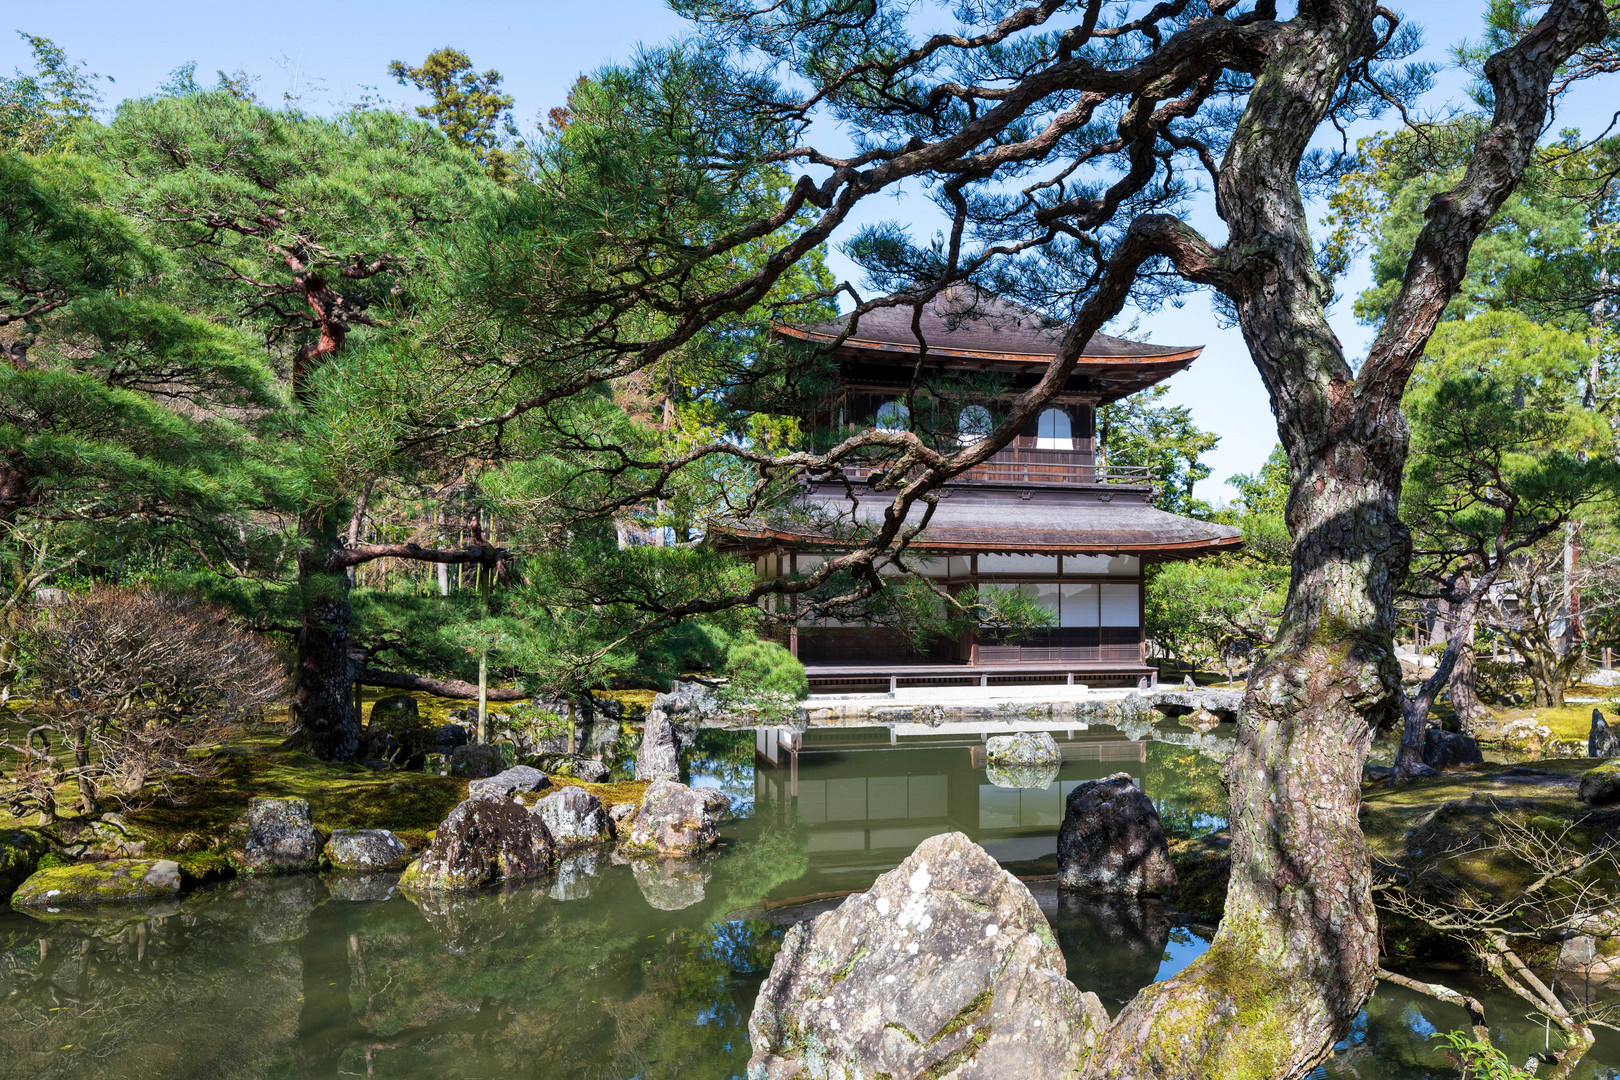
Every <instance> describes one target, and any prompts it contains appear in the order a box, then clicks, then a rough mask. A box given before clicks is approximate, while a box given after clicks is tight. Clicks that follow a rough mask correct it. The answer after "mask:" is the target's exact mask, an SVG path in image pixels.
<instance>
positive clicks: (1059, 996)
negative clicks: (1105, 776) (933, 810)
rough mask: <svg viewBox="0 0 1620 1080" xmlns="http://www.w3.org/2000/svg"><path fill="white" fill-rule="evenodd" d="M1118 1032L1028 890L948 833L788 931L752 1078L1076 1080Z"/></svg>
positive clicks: (765, 1001) (768, 988)
mask: <svg viewBox="0 0 1620 1080" xmlns="http://www.w3.org/2000/svg"><path fill="white" fill-rule="evenodd" d="M1107 1024H1108V1014H1107V1013H1106V1012H1104V1011H1103V1008H1102V1004H1101V1002H1099V1001H1098V1000H1097V997H1096V995H1094V994H1090V993H1084V994H1083V993H1081V992H1080V991H1079V990H1077V989H1076V988H1075V986H1074V984H1072V983H1071V982H1069V980H1068V979H1067V978H1066V977H1065V972H1064V964H1063V954H1062V953H1061V952H1059V951H1058V947H1057V942H1056V941H1055V939H1054V938H1053V936H1052V931H1051V928H1050V927H1049V926H1048V925H1047V923H1046V919H1045V918H1044V917H1043V916H1042V915H1041V911H1040V907H1039V906H1038V905H1037V904H1036V902H1035V898H1034V897H1032V896H1031V895H1030V893H1029V890H1028V889H1026V888H1025V887H1024V885H1023V883H1021V882H1020V881H1019V880H1018V879H1017V878H1015V877H1013V876H1012V875H1011V874H1009V873H1007V872H1006V871H1005V870H1003V869H1002V868H1001V867H1000V866H999V865H997V863H996V861H995V860H994V859H992V858H991V857H990V856H989V854H988V853H986V852H985V850H984V849H983V848H981V847H979V846H978V845H977V844H975V843H973V841H971V840H969V839H968V838H967V837H966V836H963V835H962V834H961V833H945V834H942V835H940V836H934V837H930V838H929V839H927V840H924V841H923V842H922V844H921V845H919V846H918V848H917V850H916V851H914V852H912V853H911V855H910V856H909V857H907V858H906V860H905V861H904V862H902V863H901V864H900V865H899V866H897V867H895V868H894V869H893V870H891V871H889V872H888V873H886V874H884V875H883V876H882V877H880V878H878V879H877V881H876V882H874V883H873V885H872V887H871V889H869V890H868V891H866V892H864V893H856V894H855V895H854V896H851V897H849V898H848V899H847V900H845V901H844V902H843V903H842V904H840V905H839V906H838V907H837V908H836V909H834V910H832V911H829V912H826V913H825V914H823V915H820V916H818V917H817V918H816V919H814V920H813V921H811V922H807V923H800V924H798V925H796V926H794V927H793V928H791V929H790V930H788V932H787V937H786V938H785V939H784V940H783V942H782V948H781V951H780V952H778V953H777V954H776V961H775V963H774V964H772V966H771V973H770V975H769V976H768V977H767V978H766V980H765V984H764V985H763V986H761V987H760V991H759V997H758V998H756V999H755V1001H754V1012H753V1015H752V1017H751V1018H750V1019H749V1022H748V1035H749V1041H750V1043H751V1044H752V1048H753V1057H751V1058H750V1059H749V1062H748V1076H749V1077H750V1078H751V1080H778V1078H784V1080H785V1078H787V1077H805V1078H807V1080H851V1078H854V1077H874V1076H884V1075H888V1076H893V1077H902V1076H903V1077H923V1076H926V1077H930V1078H934V1077H940V1078H943V1077H951V1078H953V1080H1006V1078H1015V1080H1016V1078H1020V1077H1027V1078H1030V1080H1035V1078H1046V1077H1054V1078H1055V1077H1072V1076H1074V1075H1076V1074H1077V1072H1078V1070H1079V1069H1080V1068H1081V1066H1082V1065H1083V1064H1084V1062H1085V1059H1086V1052H1087V1049H1088V1047H1090V1046H1092V1045H1093V1044H1094V1043H1095V1041H1096V1035H1097V1033H1098V1032H1099V1031H1101V1029H1102V1028H1104V1027H1106V1026H1107Z"/></svg>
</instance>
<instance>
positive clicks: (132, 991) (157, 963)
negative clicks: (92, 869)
mask: <svg viewBox="0 0 1620 1080" xmlns="http://www.w3.org/2000/svg"><path fill="white" fill-rule="evenodd" d="M213 914H214V913H213V912H211V911H206V910H205V911H203V912H202V913H201V914H199V915H197V916H189V915H168V916H154V917H147V918H139V917H131V916H129V915H127V914H126V915H124V916H122V917H114V918H110V919H100V920H85V919H77V918H74V919H67V920H62V921H52V922H48V923H45V922H36V921H35V920H33V919H31V918H29V917H27V916H24V915H21V914H11V915H0V1077H3V1078H5V1080H13V1078H18V1080H20V1078H23V1077H28V1078H31V1080H32V1078H56V1077H63V1078H68V1077H73V1078H82V1077H87V1076H96V1077H102V1076H107V1077H124V1076H127V1077H156V1076H201V1075H206V1076H210V1077H218V1078H221V1080H234V1078H236V1077H241V1078H244V1080H245V1078H248V1077H261V1076H264V1075H267V1074H270V1073H274V1072H276V1071H278V1070H279V1071H281V1072H285V1071H286V1065H287V1063H288V1057H289V1053H288V1052H289V1051H290V1049H291V1047H292V1044H293V1032H294V1024H295V1022H296V1018H297V1015H298V1007H299V1006H298V1004H297V1002H296V1000H295V999H296V998H297V997H298V995H299V981H298V976H299V969H298V963H297V960H296V957H295V956H294V953H293V949H292V947H291V946H290V945H289V944H287V943H276V942H266V943H259V944H256V945H255V944H250V943H249V942H248V941H247V940H246V939H245V938H244V937H243V936H242V935H241V933H240V931H241V927H240V924H239V923H234V924H225V923H221V922H220V921H218V920H216V919H215V918H214V917H213ZM244 1032H251V1033H253V1036H252V1038H247V1039H245V1038H244Z"/></svg>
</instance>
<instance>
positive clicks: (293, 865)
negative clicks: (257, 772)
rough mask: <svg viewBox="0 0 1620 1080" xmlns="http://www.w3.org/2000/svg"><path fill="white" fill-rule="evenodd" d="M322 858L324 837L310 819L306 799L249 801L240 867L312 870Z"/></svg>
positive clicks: (238, 860) (281, 871)
mask: <svg viewBox="0 0 1620 1080" xmlns="http://www.w3.org/2000/svg"><path fill="white" fill-rule="evenodd" d="M320 857H321V837H320V834H319V833H317V832H316V831H315V826H314V825H313V824H312V823H311V822H310V815H309V801H308V800H307V799H251V800H249V801H248V814H247V842H246V843H245V844H244V845H243V847H242V850H241V851H240V852H239V853H238V854H237V856H236V858H235V860H234V861H235V862H236V863H237V865H238V868H239V869H241V870H242V871H243V872H245V873H250V874H285V873H295V872H297V871H300V870H313V869H314V868H315V866H316V862H317V860H319V859H320Z"/></svg>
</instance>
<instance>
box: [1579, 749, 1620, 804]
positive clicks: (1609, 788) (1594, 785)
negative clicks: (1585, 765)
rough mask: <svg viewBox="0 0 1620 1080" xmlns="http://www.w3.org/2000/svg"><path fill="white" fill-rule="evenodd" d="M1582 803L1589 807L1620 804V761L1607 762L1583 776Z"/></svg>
mask: <svg viewBox="0 0 1620 1080" xmlns="http://www.w3.org/2000/svg"><path fill="white" fill-rule="evenodd" d="M1580 799H1581V802H1583V803H1586V804H1587V805H1588V806H1612V805H1614V804H1615V803H1620V759H1615V760H1613V761H1609V762H1605V763H1604V764H1602V765H1599V766H1598V767H1597V768H1595V769H1589V770H1587V771H1586V772H1584V773H1582V774H1581V788H1580Z"/></svg>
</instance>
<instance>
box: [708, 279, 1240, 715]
mask: <svg viewBox="0 0 1620 1080" xmlns="http://www.w3.org/2000/svg"><path fill="white" fill-rule="evenodd" d="M919 322H920V329H921V333H922V337H923V339H924V341H925V342H926V352H925V353H924V352H922V350H921V349H920V347H919V343H918V340H917V334H916V333H915V332H914V329H913V326H912V312H911V309H910V308H892V309H883V310H879V311H874V312H871V313H869V314H867V315H865V316H863V317H862V318H861V320H860V323H859V326H858V329H857V331H856V332H855V333H853V334H851V335H850V336H849V337H847V338H845V339H844V340H843V341H842V342H839V343H838V344H837V345H836V346H835V347H834V348H833V353H832V355H833V358H834V359H835V360H836V361H837V364H838V367H839V371H840V372H841V375H842V382H843V391H844V392H843V396H842V400H841V401H840V402H839V404H838V405H837V407H836V412H835V415H834V416H833V417H831V419H832V421H833V422H834V423H835V424H838V425H840V426H848V427H852V428H858V427H861V426H869V425H873V424H876V425H885V424H887V425H894V424H903V423H905V422H906V420H907V414H906V412H905V405H904V403H903V402H904V397H905V394H906V390H907V387H908V386H909V385H911V383H912V380H913V376H914V373H915V371H916V368H917V365H918V362H919V355H920V354H921V360H922V363H923V364H924V365H925V367H926V368H927V369H929V370H930V371H931V372H940V371H947V370H949V371H955V372H959V373H963V374H964V375H967V374H970V373H994V374H995V375H996V376H997V378H996V379H995V380H994V382H995V384H996V385H997V387H998V388H999V389H998V391H997V393H996V395H995V396H1000V397H1008V398H1010V397H1012V396H1014V395H1016V394H1018V393H1020V392H1022V391H1024V390H1026V389H1028V388H1029V387H1031V386H1033V385H1034V384H1035V382H1036V380H1038V379H1039V378H1040V377H1041V375H1042V374H1043V373H1044V372H1045V371H1046V369H1047V367H1048V365H1049V364H1050V362H1051V360H1052V357H1053V355H1054V354H1055V352H1056V349H1057V340H1058V337H1059V335H1060V332H1061V331H1060V330H1055V329H1052V328H1050V327H1048V326H1046V325H1044V324H1043V323H1042V322H1041V320H1040V319H1039V318H1038V317H1037V316H1035V315H1034V314H1033V313H1031V312H1028V311H1025V310H1023V309H1020V308H1018V307H1016V306H1014V305H1011V304H1008V303H1005V302H1002V301H999V300H995V299H993V298H989V297H985V296H983V295H982V294H975V295H974V296H972V297H971V300H961V299H958V298H957V297H955V296H951V295H942V296H941V297H939V298H937V299H936V300H935V301H934V302H933V303H932V304H931V305H930V306H929V307H928V308H926V309H925V311H924V312H923V314H922V317H921V319H920V320H919ZM778 329H779V332H780V333H781V334H782V335H783V336H784V337H787V338H796V339H799V340H801V341H805V342H810V343H814V344H823V345H829V344H831V343H833V342H836V341H837V339H838V337H839V335H840V334H842V333H843V331H844V325H843V324H842V323H841V322H840V323H827V324H820V325H808V326H783V327H779V328H778ZM1201 351H1202V349H1201V347H1193V348H1175V347H1166V346H1160V345H1149V344H1145V343H1142V342H1135V341H1126V340H1124V339H1122V338H1114V337H1107V336H1104V335H1100V334H1099V335H1097V336H1095V337H1094V338H1093V339H1092V341H1091V343H1090V344H1089V345H1088V346H1087V349H1086V352H1085V355H1084V356H1083V357H1082V358H1081V360H1080V362H1079V365H1078V366H1077V368H1076V369H1075V372H1074V374H1073V376H1072V377H1071V378H1070V379H1069V381H1068V384H1067V385H1066V386H1065V387H1064V389H1063V391H1062V393H1060V394H1059V395H1058V396H1057V398H1055V399H1054V401H1053V402H1052V404H1051V406H1050V407H1049V408H1048V409H1047V410H1046V411H1045V412H1044V413H1042V414H1041V416H1040V417H1039V418H1038V419H1037V420H1036V421H1034V422H1032V423H1031V424H1030V426H1029V429H1028V430H1026V431H1025V432H1024V433H1023V434H1021V435H1020V436H1018V438H1017V439H1016V440H1015V442H1014V444H1013V445H1011V446H1008V447H1006V448H1005V449H1003V450H1002V451H1001V452H999V453H997V454H996V455H995V456H994V457H992V458H990V459H989V460H988V461H987V462H985V464H984V465H983V466H981V467H979V468H977V469H974V470H971V471H970V472H969V473H966V474H964V475H963V476H961V477H959V478H957V479H956V480H954V481H952V482H951V483H949V484H947V485H945V487H944V488H943V489H942V490H941V492H940V501H939V503H938V505H937V507H936V509H935V511H934V515H933V517H932V519H931V520H930V522H929V524H928V527H927V529H926V530H925V531H924V532H923V533H922V535H921V537H920V538H919V539H918V541H916V542H914V543H913V544H912V550H913V552H914V553H917V554H919V555H922V556H925V557H926V561H925V562H924V563H923V565H922V572H923V573H924V574H926V575H928V576H929V577H932V578H935V579H939V580H940V581H941V583H942V584H943V585H944V586H945V587H946V588H948V589H951V590H953V591H955V590H960V589H966V588H969V587H977V588H980V589H983V588H986V587H989V588H1016V587H1020V586H1022V587H1024V588H1025V589H1026V590H1028V591H1029V592H1030V593H1032V594H1033V596H1034V598H1035V600H1036V602H1037V603H1039V604H1040V605H1041V606H1042V607H1045V608H1046V609H1047V610H1048V611H1050V612H1051V614H1052V616H1053V623H1054V625H1053V626H1052V627H1051V628H1048V629H1041V630H1036V631H1032V632H1025V633H1021V634H1017V635H1010V634H1007V633H1005V632H996V631H990V630H980V631H979V632H977V633H971V632H970V633H967V634H964V635H962V637H960V638H953V639H939V640H936V641H933V642H931V643H929V645H928V646H927V647H925V648H922V649H918V648H915V647H913V646H912V645H911V644H910V643H908V642H907V640H906V639H905V637H904V636H902V635H900V634H898V633H896V632H895V631H893V630H892V629H889V628H885V627H881V626H872V625H861V624H852V623H842V622H838V621H836V620H822V621H819V622H816V623H813V624H809V625H802V626H800V627H798V628H796V629H795V630H794V631H793V632H792V633H791V634H790V636H789V638H788V644H789V647H790V648H791V649H792V650H793V652H794V654H795V655H796V656H798V657H799V659H800V660H801V661H802V662H803V663H804V665H805V668H806V670H807V671H808V673H809V676H810V684H811V689H812V690H813V691H815V692H840V691H842V692H850V691H862V690H891V689H895V688H898V687H915V686H939V687H944V686H951V685H971V684H975V683H976V684H978V685H984V686H989V685H1009V684H1020V683H1023V684H1031V683H1048V682H1057V683H1073V682H1083V683H1086V684H1087V685H1092V686H1109V685H1112V686H1119V685H1139V684H1141V682H1142V680H1149V681H1150V682H1151V680H1152V678H1153V676H1154V674H1155V669H1153V668H1150V667H1148V666H1147V664H1146V663H1145V662H1144V659H1145V658H1144V655H1143V644H1144V643H1143V635H1142V623H1143V619H1142V612H1143V568H1144V567H1145V566H1146V565H1148V564H1150V563H1152V562H1154V561H1156V560H1166V559H1186V558H1196V557H1198V556H1201V555H1206V554H1211V553H1214V552H1217V551H1223V550H1233V549H1236V548H1237V547H1239V546H1240V545H1241V543H1242V541H1241V538H1240V537H1239V534H1238V530H1237V529H1235V528H1232V527H1230V526H1226V525H1216V524H1212V523H1210V522H1206V521H1198V520H1194V519H1192V518H1186V517H1179V516H1177V515H1175V514H1169V513H1166V512H1164V511H1162V510H1160V509H1158V508H1157V507H1155V506H1154V505H1153V503H1154V487H1153V482H1152V479H1153V478H1152V477H1151V476H1150V475H1149V474H1148V471H1147V470H1146V469H1143V468H1119V467H1109V466H1107V465H1106V464H1104V463H1099V462H1098V461H1097V458H1096V454H1095V436H1094V429H1095V423H1094V420H1095V414H1096V409H1097V407H1098V406H1099V405H1102V404H1105V403H1107V402H1110V401H1115V400H1117V399H1119V398H1122V397H1125V396H1126V395H1127V394H1131V393H1134V392H1136V391H1138V390H1142V389H1145V388H1146V387H1149V386H1152V385H1154V384H1155V383H1158V382H1160V381H1162V380H1164V379H1166V378H1169V377H1170V376H1171V375H1173V374H1174V373H1176V372H1178V371H1182V370H1184V369H1185V368H1186V367H1187V366H1188V365H1189V364H1191V363H1192V361H1193V360H1194V359H1196V358H1197V356H1198V354H1199V353H1200V352H1201ZM957 412H958V414H959V417H960V420H959V423H960V425H961V430H960V433H959V436H958V437H959V438H960V439H961V440H963V441H972V440H973V439H975V438H978V437H980V436H981V435H982V434H983V433H984V432H986V431H988V428H989V421H990V415H989V410H988V409H985V408H983V407H980V406H971V405H970V406H967V407H965V408H962V409H959V410H957ZM867 479H868V477H867V474H866V471H865V470H864V469H863V468H862V467H860V466H848V467H845V468H844V470H843V475H842V478H839V477H828V478H821V479H818V480H813V481H807V484H806V491H805V494H804V496H803V498H804V500H805V503H806V506H807V507H808V508H812V509H817V510H820V511H823V512H824V513H823V514H822V515H821V516H822V518H823V519H833V518H841V519H842V520H844V521H854V522H857V523H858V522H868V523H873V522H876V521H879V520H880V519H881V517H882V514H883V511H884V509H885V508H886V506H887V505H888V504H889V501H890V499H889V497H888V496H887V495H886V494H884V493H880V492H872V493H870V494H869V495H866V496H864V497H860V498H858V499H857V500H856V501H855V502H854V503H851V501H850V498H849V491H848V488H847V486H846V485H847V484H848V483H854V484H855V485H856V486H857V488H856V489H857V491H859V490H860V485H862V484H864V483H865V482H866V480H867ZM922 511H923V507H922V506H921V505H920V504H919V505H918V506H915V507H913V508H912V514H913V515H914V516H916V517H919V518H920V516H921V514H922ZM816 516H817V515H814V514H812V515H807V517H811V518H814V517H816ZM846 535H847V534H846ZM846 542H847V541H846ZM725 543H726V544H727V546H729V547H732V548H734V549H736V550H738V551H739V553H743V554H746V555H748V556H749V557H751V558H753V559H754V560H755V568H756V570H757V572H758V573H760V574H762V575H789V574H795V573H803V572H805V571H807V570H810V569H813V568H814V567H815V566H816V565H818V564H819V563H820V562H821V561H822V560H824V559H825V558H826V557H827V556H828V555H829V554H832V553H834V552H836V551H837V550H838V543H837V541H836V539H834V537H833V535H831V534H830V533H827V532H822V531H819V530H817V529H815V528H813V527H787V526H781V525H776V526H766V525H763V524H762V525H759V526H758V527H755V528H751V529H742V530H732V532H731V534H730V535H729V536H728V537H727V538H726V540H725Z"/></svg>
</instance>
